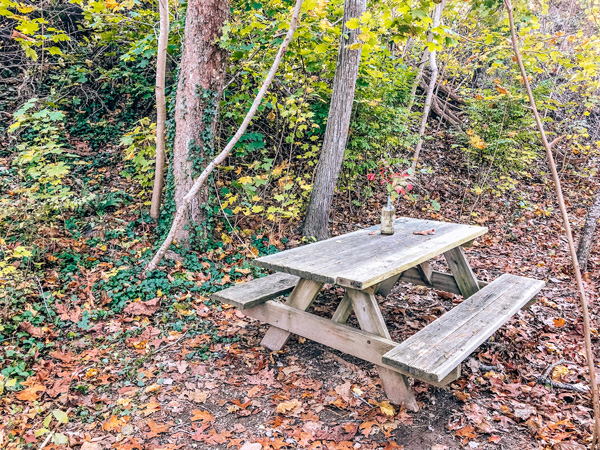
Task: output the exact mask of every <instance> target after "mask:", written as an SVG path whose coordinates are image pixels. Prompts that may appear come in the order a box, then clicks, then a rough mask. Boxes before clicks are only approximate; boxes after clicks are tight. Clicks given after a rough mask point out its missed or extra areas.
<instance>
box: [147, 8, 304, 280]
mask: <svg viewBox="0 0 600 450" xmlns="http://www.w3.org/2000/svg"><path fill="white" fill-rule="evenodd" d="M301 9H302V0H296V5H295V6H294V9H293V12H292V17H291V19H290V27H289V29H288V31H287V33H286V35H285V38H284V39H283V42H282V43H281V46H280V47H279V51H278V52H277V56H275V60H274V61H273V64H272V65H271V70H269V73H268V74H267V76H266V78H265V81H264V82H263V85H262V87H261V88H260V91H258V95H257V96H256V98H255V99H254V101H253V102H252V106H251V107H250V109H249V110H248V113H247V114H246V117H244V120H243V121H242V124H241V125H240V127H239V128H238V130H237V131H236V132H235V134H234V135H233V137H232V138H231V140H230V141H229V142H228V143H227V145H226V146H225V148H224V149H223V150H221V152H220V153H219V154H218V155H217V157H216V158H215V159H213V160H212V161H211V162H210V163H209V164H208V165H207V166H206V168H205V169H204V170H203V171H202V173H201V174H200V176H199V177H198V178H197V179H196V181H195V182H194V185H193V186H192V188H191V189H190V191H189V192H188V193H187V194H186V195H185V196H184V197H183V202H184V203H183V208H181V209H179V210H178V211H176V212H175V217H174V218H173V223H172V224H171V229H170V230H169V234H167V237H166V238H165V240H164V242H163V243H162V244H161V245H160V247H159V248H158V250H157V251H156V253H155V254H154V256H153V257H152V260H151V261H150V262H149V263H148V265H147V266H146V270H145V271H144V276H145V275H146V274H147V273H148V272H151V271H153V270H155V269H156V267H157V266H158V263H159V262H160V261H161V259H162V257H163V256H164V254H165V252H166V251H167V249H168V248H169V246H170V245H171V243H172V242H173V239H174V238H175V234H176V233H177V230H178V229H179V226H180V225H181V224H182V222H183V219H184V214H183V211H185V210H186V209H187V205H188V204H189V203H190V202H191V201H192V199H193V198H195V197H196V195H197V194H198V192H200V188H201V187H202V186H204V185H205V183H206V180H207V179H208V176H209V175H210V174H211V172H212V171H213V170H214V169H215V167H217V166H218V165H219V164H221V163H222V162H223V161H224V160H225V158H227V155H229V153H230V152H231V150H233V147H235V145H236V144H237V143H238V142H239V140H240V138H241V137H242V135H243V134H244V133H245V132H246V128H248V125H249V124H250V121H251V120H252V118H253V117H254V114H256V111H257V110H258V107H259V105H260V103H261V102H262V99H263V98H264V96H265V94H266V93H267V90H268V89H269V86H270V85H271V82H272V81H273V78H274V77H275V73H276V72H277V69H278V68H279V64H280V63H281V60H282V59H283V55H285V52H286V51H287V48H288V46H289V45H290V42H291V41H292V38H293V37H294V33H295V32H296V28H298V23H299V22H300V10H301Z"/></svg>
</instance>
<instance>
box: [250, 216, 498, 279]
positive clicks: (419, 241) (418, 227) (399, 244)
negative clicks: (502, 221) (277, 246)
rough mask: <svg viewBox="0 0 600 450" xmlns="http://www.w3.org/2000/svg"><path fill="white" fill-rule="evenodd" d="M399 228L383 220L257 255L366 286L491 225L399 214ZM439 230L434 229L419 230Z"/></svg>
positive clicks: (271, 263)
mask: <svg viewBox="0 0 600 450" xmlns="http://www.w3.org/2000/svg"><path fill="white" fill-rule="evenodd" d="M394 229H395V233H394V234H392V235H382V234H380V233H379V225H376V226H373V227H371V228H366V229H363V230H359V231H355V232H353V233H349V234H345V235H342V236H338V237H333V238H331V239H327V240H325V241H320V242H315V243H314V244H309V245H304V246H302V247H297V248H294V249H291V250H286V251H283V252H280V253H276V254H274V255H268V256H264V257H262V258H258V259H255V260H254V262H255V264H256V265H258V266H260V267H264V268H265V269H271V270H275V271H278V272H286V273H290V274H292V275H297V276H299V277H301V278H305V279H308V280H313V281H319V282H323V283H335V284H338V285H340V286H343V287H349V288H353V289H366V288H368V287H370V286H373V285H375V284H377V283H380V282H381V281H383V280H386V279H388V278H390V277H392V276H394V275H397V274H399V273H402V272H404V271H405V270H407V269H410V268H411V267H414V266H416V265H418V264H421V263H422V262H424V261H428V260H430V259H431V258H433V257H435V256H437V255H440V254H442V253H444V252H446V251H448V250H450V249H453V248H455V247H458V246H459V245H462V244H464V243H466V242H469V241H472V240H473V239H475V238H476V237H478V236H481V235H482V234H485V233H486V232H487V228H485V227H476V226H471V225H460V224H456V223H448V222H437V221H433V220H421V219H409V218H399V219H396V221H395V222H394ZM430 230H434V232H433V234H426V235H418V234H415V232H420V231H421V232H423V231H430Z"/></svg>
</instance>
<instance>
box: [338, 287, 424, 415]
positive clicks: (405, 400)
mask: <svg viewBox="0 0 600 450" xmlns="http://www.w3.org/2000/svg"><path fill="white" fill-rule="evenodd" d="M346 293H347V294H348V297H350V301H351V302H352V308H353V309H354V313H355V314H356V318H357V319H358V323H359V324H360V328H361V329H362V330H363V331H366V332H367V333H373V334H376V335H378V336H381V337H383V338H385V339H390V340H391V337H390V332H389V331H388V329H387V326H386V325H385V321H384V320H383V316H382V315H381V311H380V309H379V305H378V304H377V299H376V298H375V295H374V294H373V293H372V292H365V291H357V290H354V289H347V290H346ZM377 371H378V372H379V377H380V378H381V383H382V384H383V389H384V390H385V393H386V395H387V397H388V398H389V399H390V401H391V402H393V403H397V404H404V406H405V407H406V409H407V410H409V411H415V412H416V411H418V410H419V405H418V404H417V401H416V400H415V396H414V394H413V392H412V389H411V387H410V385H409V383H408V379H407V378H406V377H405V376H404V375H402V374H401V373H398V372H397V371H394V370H390V369H389V368H387V367H385V366H382V365H381V363H379V364H378V365H377Z"/></svg>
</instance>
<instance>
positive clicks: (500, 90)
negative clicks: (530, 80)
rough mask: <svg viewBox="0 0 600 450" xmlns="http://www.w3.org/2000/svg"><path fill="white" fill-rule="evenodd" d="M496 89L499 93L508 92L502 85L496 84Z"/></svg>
mask: <svg viewBox="0 0 600 450" xmlns="http://www.w3.org/2000/svg"><path fill="white" fill-rule="evenodd" d="M496 90H497V91H498V92H499V93H500V94H504V95H506V94H508V91H507V90H506V89H504V88H503V87H502V86H496Z"/></svg>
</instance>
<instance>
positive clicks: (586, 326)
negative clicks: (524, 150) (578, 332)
mask: <svg viewBox="0 0 600 450" xmlns="http://www.w3.org/2000/svg"><path fill="white" fill-rule="evenodd" d="M504 6H506V10H507V12H508V21H509V24H510V35H511V39H512V45H513V49H514V52H515V58H516V59H517V64H518V65H519V69H520V70H521V76H522V78H523V83H524V84H525V90H526V91H527V96H528V97H529V103H530V104H531V109H532V111H533V115H534V117H535V122H536V124H537V127H538V130H539V132H540V136H541V138H542V143H543V144H544V147H545V149H546V155H547V157H548V163H549V164H550V170H551V172H552V178H553V179H554V186H555V188H556V195H557V197H558V205H559V207H560V212H561V215H562V219H563V225H564V227H565V234H566V235H567V241H568V243H569V252H570V254H571V263H572V264H573V271H574V272H575V279H576V282H577V290H578V292H579V300H580V304H581V310H582V313H583V333H584V339H585V354H586V359H587V364H588V369H589V377H590V386H591V391H592V406H593V409H594V432H593V436H592V443H591V448H597V444H598V437H599V435H600V404H599V403H598V385H597V383H596V364H595V363H594V353H593V348H592V337H591V332H590V329H591V325H590V314H589V311H588V304H587V295H586V292H585V287H584V285H583V277H582V276H581V270H580V268H579V262H578V261H577V252H576V250H575V243H574V242H573V234H572V233H571V224H570V222H569V213H568V212H567V207H566V206H565V199H564V197H563V193H562V187H561V184H560V178H559V176H558V171H557V169H556V163H555V162H554V155H553V154H552V148H551V147H550V144H549V143H548V139H547V138H546V132H545V130H544V125H543V124H542V119H541V118H540V114H539V113H538V110H537V106H536V103H535V99H534V97H533V91H532V90H531V85H530V84H529V79H528V78H527V71H526V70H525V66H524V65H523V59H522V58H521V52H520V51H519V44H518V40H517V33H516V31H515V21H514V17H513V7H512V3H511V0H504Z"/></svg>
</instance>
